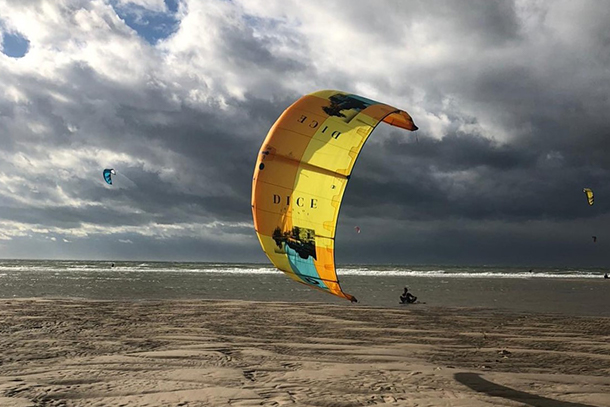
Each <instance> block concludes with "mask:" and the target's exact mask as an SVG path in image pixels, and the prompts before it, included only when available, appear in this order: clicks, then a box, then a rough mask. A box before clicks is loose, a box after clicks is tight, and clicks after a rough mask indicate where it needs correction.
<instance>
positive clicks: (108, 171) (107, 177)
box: [102, 168, 116, 185]
mask: <svg viewBox="0 0 610 407" xmlns="http://www.w3.org/2000/svg"><path fill="white" fill-rule="evenodd" d="M102 174H104V180H106V182H107V183H108V184H109V185H112V177H111V175H116V172H115V171H114V169H111V168H110V169H109V168H106V169H105V170H104V172H103V173H102Z"/></svg>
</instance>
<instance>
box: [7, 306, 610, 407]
mask: <svg viewBox="0 0 610 407" xmlns="http://www.w3.org/2000/svg"><path fill="white" fill-rule="evenodd" d="M375 404H386V405H395V406H541V407H552V406H553V407H557V406H558V407H590V406H610V318H607V317H606V318H603V317H600V318H597V317H575V316H562V315H550V314H527V313H514V312H511V313H508V312H500V311H496V310H491V309H467V308H440V307H417V306H414V307H405V308H398V309H396V308H394V309H385V308H381V307H363V306H353V305H348V304H347V305H345V306H343V305H333V304H324V303H283V302H247V301H173V300H163V301H139V302H122V301H90V300H66V299H48V300H47V299H7V300H0V406H3V407H10V406H19V407H25V406H191V407H192V406H226V405H230V406H260V405H263V406H281V405H298V406H366V405H375Z"/></svg>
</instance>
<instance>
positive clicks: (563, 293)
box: [0, 260, 610, 316]
mask: <svg viewBox="0 0 610 407" xmlns="http://www.w3.org/2000/svg"><path fill="white" fill-rule="evenodd" d="M111 265H112V262H109V261H57V260H0V298H32V297H36V298H84V299H95V300H136V301H142V300H160V299H192V300H196V299H227V300H228V299H237V300H253V301H290V302H323V303H329V304H342V305H349V302H347V301H346V300H343V299H340V298H336V297H334V296H331V295H328V294H324V293H321V292H318V291H316V290H313V289H310V288H308V287H306V286H304V285H302V284H298V283H296V282H294V281H292V280H291V279H289V278H288V277H287V276H285V275H284V274H283V273H282V272H280V271H278V270H276V269H275V268H273V267H272V266H271V265H270V264H231V263H189V262H144V261H133V262H120V261H117V262H115V267H111ZM606 271H607V270H605V269H600V268H536V269H532V270H531V271H530V270H528V269H524V268H523V267H521V268H518V267H492V266H471V267H466V266H447V265H443V266H440V265H439V266H434V265H425V266H417V265H341V266H338V269H337V274H338V276H339V279H340V280H341V286H342V287H343V289H344V291H346V292H348V293H350V294H353V295H355V296H356V298H358V300H359V302H358V304H355V305H354V306H358V305H367V306H377V307H414V308H425V307H437V306H441V307H465V308H493V309H500V310H510V311H522V312H536V313H538V312H544V313H562V314H569V315H590V316H595V315H598V316H610V279H608V280H605V279H604V278H603V274H604V272H606ZM404 286H408V287H409V290H410V291H411V292H412V293H413V294H414V295H416V296H417V297H418V299H419V301H420V303H419V304H414V305H406V306H404V305H399V304H398V302H399V301H398V297H399V295H400V294H401V293H402V290H403V287H404Z"/></svg>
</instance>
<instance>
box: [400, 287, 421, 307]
mask: <svg viewBox="0 0 610 407" xmlns="http://www.w3.org/2000/svg"><path fill="white" fill-rule="evenodd" d="M415 301H417V297H416V296H414V295H413V294H411V293H410V292H409V289H408V288H407V287H405V291H404V292H403V293H402V295H401V296H400V303H401V304H412V303H414V302H415Z"/></svg>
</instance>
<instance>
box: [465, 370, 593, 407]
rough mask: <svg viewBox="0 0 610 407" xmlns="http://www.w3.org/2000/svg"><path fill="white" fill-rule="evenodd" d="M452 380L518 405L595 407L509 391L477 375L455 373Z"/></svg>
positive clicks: (535, 406)
mask: <svg viewBox="0 0 610 407" xmlns="http://www.w3.org/2000/svg"><path fill="white" fill-rule="evenodd" d="M453 377H454V379H455V380H456V381H458V382H460V383H462V384H463V385H465V386H468V387H470V388H471V389H472V390H474V391H477V392H479V393H485V394H487V395H488V396H491V397H501V398H503V399H507V400H513V401H516V402H518V403H523V404H524V405H528V406H533V407H596V406H593V405H591V404H582V403H572V402H570V401H561V400H555V399H550V398H547V397H542V396H538V395H536V394H532V393H526V392H524V391H520V390H515V389H511V388H510V387H506V386H502V385H501V384H496V383H493V382H490V381H489V380H485V379H483V378H482V377H481V375H479V374H478V373H465V372H462V373H456V374H454V375H453Z"/></svg>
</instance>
